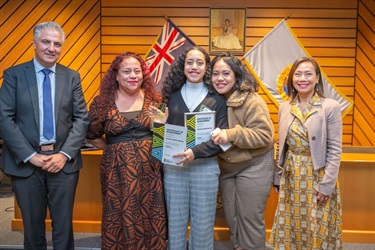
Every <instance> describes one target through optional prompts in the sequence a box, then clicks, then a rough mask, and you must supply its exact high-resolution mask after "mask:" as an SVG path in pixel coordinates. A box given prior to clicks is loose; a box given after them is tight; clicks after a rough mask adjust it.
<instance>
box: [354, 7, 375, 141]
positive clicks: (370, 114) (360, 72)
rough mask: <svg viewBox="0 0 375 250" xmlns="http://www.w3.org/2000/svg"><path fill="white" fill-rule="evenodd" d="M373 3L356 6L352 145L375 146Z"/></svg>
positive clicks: (374, 32) (374, 8) (374, 14)
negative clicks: (356, 25)
mask: <svg viewBox="0 0 375 250" xmlns="http://www.w3.org/2000/svg"><path fill="white" fill-rule="evenodd" d="M374 73H375V1H374V0H360V1H359V5H358V29H357V51H356V70H355V89H354V101H355V102H354V119H353V145H360V146H375V109H374V107H375V74H374Z"/></svg>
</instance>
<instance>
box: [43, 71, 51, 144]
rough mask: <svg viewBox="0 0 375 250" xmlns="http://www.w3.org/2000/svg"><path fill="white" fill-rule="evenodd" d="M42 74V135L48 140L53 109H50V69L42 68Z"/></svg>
mask: <svg viewBox="0 0 375 250" xmlns="http://www.w3.org/2000/svg"><path fill="white" fill-rule="evenodd" d="M42 72H43V74H44V81H43V136H44V137H45V138H46V139H48V140H50V139H51V138H52V137H53V133H54V130H53V111H52V96H51V81H50V79H49V74H50V73H51V72H52V70H50V69H42Z"/></svg>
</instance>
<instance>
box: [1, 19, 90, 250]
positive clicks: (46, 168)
mask: <svg viewBox="0 0 375 250" xmlns="http://www.w3.org/2000/svg"><path fill="white" fill-rule="evenodd" d="M64 40H65V34H64V32H63V30H62V28H61V27H60V26H59V25H58V24H57V23H54V22H46V23H40V24H38V25H36V26H35V28H34V40H33V46H34V50H35V56H34V59H33V60H31V61H29V62H26V63H23V64H20V65H17V66H14V67H11V68H9V69H6V70H5V71H4V74H3V84H2V87H1V90H0V133H1V137H2V138H3V140H4V146H3V151H2V158H1V164H0V165H1V167H2V168H3V171H4V172H5V173H6V174H8V175H9V176H11V179H12V185H13V189H14V192H15V196H16V199H17V202H18V205H19V207H20V209H21V213H22V218H23V225H24V237H25V239H24V247H25V249H38V250H40V249H46V248H47V246H46V238H45V218H46V213H47V207H48V208H49V211H50V217H51V220H52V227H53V229H52V241H53V246H54V249H62V250H67V249H74V240H73V230H72V213H73V203H74V196H75V191H76V186H77V182H78V176H79V169H80V168H82V159H81V154H80V146H81V144H82V141H83V139H84V137H85V136H86V132H87V126H88V122H89V120H88V113H87V108H86V103H85V100H84V97H83V93H82V87H81V80H80V76H79V74H78V73H77V72H76V71H73V70H71V69H69V68H67V67H65V66H62V65H60V64H58V63H56V61H57V60H58V58H59V56H60V53H61V50H62V45H63V43H64Z"/></svg>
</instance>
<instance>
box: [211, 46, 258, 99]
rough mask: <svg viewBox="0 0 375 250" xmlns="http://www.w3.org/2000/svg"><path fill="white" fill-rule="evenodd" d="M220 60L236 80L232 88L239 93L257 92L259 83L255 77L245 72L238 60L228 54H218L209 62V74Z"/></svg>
mask: <svg viewBox="0 0 375 250" xmlns="http://www.w3.org/2000/svg"><path fill="white" fill-rule="evenodd" d="M220 60H223V61H224V62H225V63H226V64H228V66H229V67H230V68H231V69H232V70H233V72H234V76H235V79H236V82H235V84H234V88H236V89H238V90H239V91H241V92H247V91H249V92H258V91H259V83H258V82H257V80H256V79H255V77H254V76H253V75H252V74H251V73H250V72H249V71H247V69H246V68H245V66H244V65H243V64H242V62H241V61H240V59H238V58H237V57H235V56H234V55H232V54H231V53H229V52H224V53H220V54H218V55H217V56H215V58H214V59H213V60H212V62H211V73H212V71H213V69H214V66H215V64H216V63H217V62H218V61H220ZM211 84H212V82H211Z"/></svg>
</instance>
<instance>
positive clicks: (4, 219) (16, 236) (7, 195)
mask: <svg viewBox="0 0 375 250" xmlns="http://www.w3.org/2000/svg"><path fill="white" fill-rule="evenodd" d="M13 217H14V195H13V192H12V190H11V187H10V186H9V185H6V184H1V183H0V249H23V246H22V245H23V232H21V231H12V230H11V220H12V218H13ZM46 237H47V244H48V246H49V247H48V249H52V237H51V233H50V232H47V234H46ZM74 244H75V249H76V250H89V249H95V250H99V249H100V234H94V233H75V234H74ZM214 249H215V250H230V249H232V248H231V244H230V242H229V241H215V248H214ZM344 250H375V244H359V243H344Z"/></svg>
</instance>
